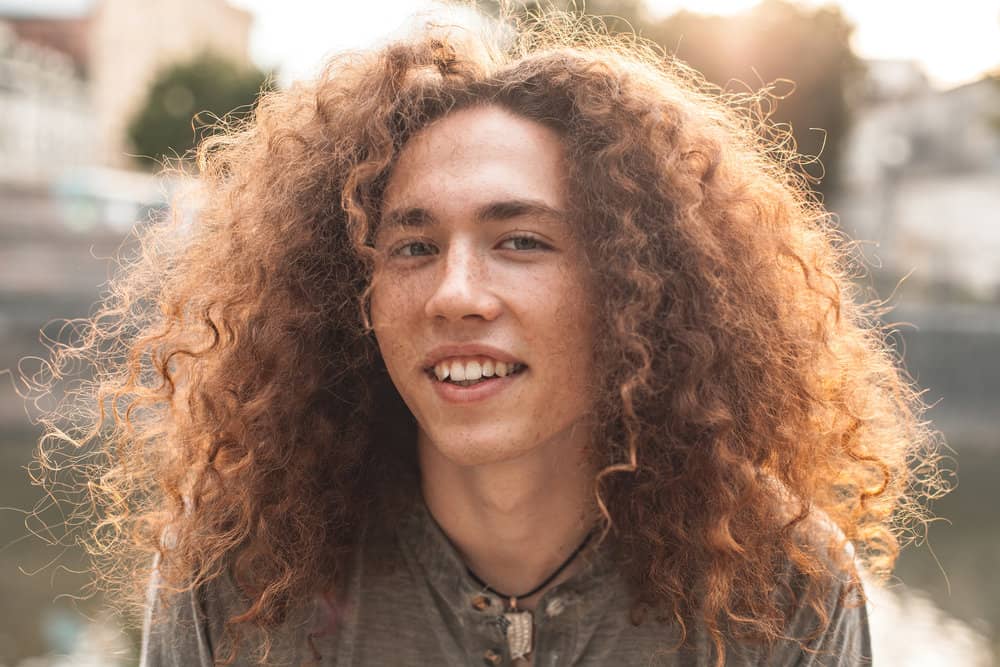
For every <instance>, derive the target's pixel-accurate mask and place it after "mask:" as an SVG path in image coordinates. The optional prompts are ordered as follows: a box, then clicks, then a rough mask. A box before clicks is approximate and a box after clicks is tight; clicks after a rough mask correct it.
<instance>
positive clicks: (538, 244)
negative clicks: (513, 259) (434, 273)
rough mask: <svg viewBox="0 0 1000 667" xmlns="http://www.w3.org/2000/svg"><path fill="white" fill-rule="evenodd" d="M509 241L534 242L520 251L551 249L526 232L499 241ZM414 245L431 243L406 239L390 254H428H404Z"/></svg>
mask: <svg viewBox="0 0 1000 667" xmlns="http://www.w3.org/2000/svg"><path fill="white" fill-rule="evenodd" d="M509 241H530V242H531V243H534V244H535V246H536V247H534V248H522V249H520V251H521V252H532V251H537V250H551V249H552V246H550V245H549V244H547V243H545V242H544V241H542V240H541V239H539V238H537V237H535V236H530V235H528V234H517V235H515V236H508V237H507V238H505V239H504V240H503V241H501V244H503V243H507V242H509ZM415 245H424V246H430V245H431V243H430V242H429V241H406V242H405V243H401V244H400V245H398V246H396V248H395V249H394V250H393V251H392V252H391V253H390V254H391V255H393V256H396V257H427V256H428V255H407V254H405V253H404V252H403V251H404V250H405V249H406V248H409V247H411V246H415ZM505 250H519V249H518V248H505Z"/></svg>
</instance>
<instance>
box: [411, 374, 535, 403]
mask: <svg viewBox="0 0 1000 667" xmlns="http://www.w3.org/2000/svg"><path fill="white" fill-rule="evenodd" d="M527 372H528V369H527V368H525V369H524V370H522V371H519V372H518V373H517V374H516V375H508V376H506V377H494V378H493V379H492V380H486V381H485V382H480V383H479V384H473V385H469V386H468V387H463V386H462V385H458V384H452V383H451V382H440V381H438V380H437V379H428V381H429V382H430V383H431V384H433V385H434V391H435V392H437V395H438V396H439V397H440V398H441V399H443V400H445V401H448V402H449V403H473V402H476V401H484V400H486V399H488V398H492V397H494V396H496V395H497V394H499V393H500V392H502V391H503V390H504V389H506V388H507V387H509V386H510V385H511V383H512V382H516V381H517V380H518V379H519V378H520V377H521V376H522V375H524V374H525V373H527Z"/></svg>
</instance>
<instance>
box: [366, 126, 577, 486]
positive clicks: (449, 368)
mask: <svg viewBox="0 0 1000 667" xmlns="http://www.w3.org/2000/svg"><path fill="white" fill-rule="evenodd" d="M564 173H565V167H564V152H563V147H562V144H561V140H560V138H559V135H558V134H557V133H556V132H555V131H553V130H551V129H549V128H547V127H545V126H543V125H541V124H539V123H537V122H535V121H532V120H528V119H526V118H523V117H521V116H518V115H515V114H513V113H511V112H508V111H506V110H503V109H500V108H498V107H480V108H472V109H463V110H459V111H455V112H452V113H451V114H449V115H447V116H445V117H444V118H442V119H440V120H438V121H436V122H434V123H433V124H431V125H430V126H428V127H427V128H425V129H424V130H422V131H421V132H420V133H418V134H416V135H415V136H414V137H413V138H412V139H410V141H409V142H408V143H407V144H406V145H405V146H404V147H403V150H402V151H401V153H400V155H399V159H398V162H397V164H396V166H395V168H394V169H393V171H392V174H391V175H390V178H389V181H388V184H387V187H386V191H385V197H384V201H383V209H382V210H383V217H382V220H381V222H380V226H379V231H378V234H377V238H376V243H375V245H376V250H377V254H378V260H377V264H376V269H375V274H374V279H373V287H372V296H371V309H372V310H371V315H372V325H373V327H374V329H375V335H376V338H377V340H378V344H379V348H380V350H381V353H382V356H383V358H384V359H385V364H386V367H387V369H388V371H389V375H390V377H391V378H392V381H393V383H394V384H395V385H396V388H397V389H398V390H399V393H400V394H401V395H402V397H403V400H404V401H405V402H406V404H407V406H408V407H409V409H410V410H411V411H412V413H413V415H414V416H415V417H416V421H417V425H418V431H419V435H418V440H419V443H420V446H421V447H431V448H433V449H434V452H435V453H437V454H440V455H441V456H443V457H445V458H447V459H449V460H450V461H452V462H453V463H455V464H458V465H463V466H465V465H480V464H486V463H491V462H499V461H505V460H510V459H515V458H517V457H520V456H524V455H527V454H529V453H531V452H534V451H537V450H540V449H547V450H549V451H551V450H553V449H558V448H561V447H578V446H582V445H584V444H585V443H586V440H587V437H588V434H589V432H590V427H589V425H588V423H587V415H588V412H589V408H590V406H591V400H590V398H589V397H590V396H591V395H592V392H591V389H590V387H589V384H590V383H591V382H592V376H591V368H592V354H593V353H592V349H593V345H592V330H593V324H592V319H591V317H592V316H591V313H592V310H593V309H592V308H591V307H590V305H589V304H588V290H587V289H586V285H587V273H586V271H585V262H584V261H583V253H582V248H581V246H580V244H579V242H578V240H577V239H576V238H575V237H574V233H573V225H572V221H570V220H567V219H566V215H565V211H566V183H565V182H564V177H563V175H564Z"/></svg>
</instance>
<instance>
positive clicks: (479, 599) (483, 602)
mask: <svg viewBox="0 0 1000 667" xmlns="http://www.w3.org/2000/svg"><path fill="white" fill-rule="evenodd" d="M491 604H493V602H492V601H491V600H490V599H489V598H488V597H486V596H485V595H477V596H476V597H474V598H472V608H473V609H475V610H476V611H486V610H487V609H489V608H490V605H491Z"/></svg>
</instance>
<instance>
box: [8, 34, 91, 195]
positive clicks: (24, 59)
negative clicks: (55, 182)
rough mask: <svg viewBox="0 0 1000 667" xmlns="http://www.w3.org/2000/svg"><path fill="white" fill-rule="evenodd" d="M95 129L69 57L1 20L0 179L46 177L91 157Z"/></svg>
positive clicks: (28, 180) (20, 180)
mask: <svg viewBox="0 0 1000 667" xmlns="http://www.w3.org/2000/svg"><path fill="white" fill-rule="evenodd" d="M95 129H96V125H95V123H94V119H93V114H92V112H91V104H90V98H89V95H88V93H87V87H86V83H85V82H84V81H83V79H82V78H81V77H80V75H79V74H78V73H77V70H76V68H75V66H74V63H73V61H72V59H71V58H70V57H69V56H68V55H65V54H63V53H60V52H59V51H56V50H54V49H50V48H47V47H44V46H40V45H37V44H33V43H31V42H28V41H26V40H23V39H20V38H18V36H17V35H16V34H15V32H14V30H13V29H12V28H11V27H10V26H9V25H8V24H6V23H4V22H2V21H0V181H3V182H8V183H11V182H13V183H25V184H31V183H36V182H41V181H46V180H48V179H50V178H51V177H53V176H54V175H55V174H57V173H59V172H60V171H62V170H65V169H67V168H72V167H74V166H77V165H81V164H84V163H86V162H88V161H90V160H91V159H92V157H93V153H94V150H95V142H94V133H95Z"/></svg>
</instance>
